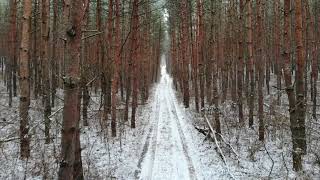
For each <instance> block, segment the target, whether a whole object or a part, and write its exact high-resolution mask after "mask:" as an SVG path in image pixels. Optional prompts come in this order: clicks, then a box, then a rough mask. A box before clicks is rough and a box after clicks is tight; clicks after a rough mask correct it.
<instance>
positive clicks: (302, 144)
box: [292, 0, 306, 170]
mask: <svg viewBox="0 0 320 180" xmlns="http://www.w3.org/2000/svg"><path fill="white" fill-rule="evenodd" d="M302 32H303V30H302V0H296V1H295V39H296V40H295V42H296V60H297V69H296V101H297V102H296V118H297V119H296V123H294V124H293V125H292V126H293V128H294V131H293V132H292V134H294V136H295V137H294V139H293V144H294V146H295V145H296V146H295V147H294V148H293V151H294V152H293V156H300V155H301V154H304V153H306V132H305V113H306V107H305V103H306V102H305V87H304V83H306V82H304V71H305V62H306V60H305V54H304V53H305V49H304V46H303V34H302ZM300 151H302V153H301V152H300ZM294 169H295V170H301V167H299V165H298V166H296V167H294Z"/></svg>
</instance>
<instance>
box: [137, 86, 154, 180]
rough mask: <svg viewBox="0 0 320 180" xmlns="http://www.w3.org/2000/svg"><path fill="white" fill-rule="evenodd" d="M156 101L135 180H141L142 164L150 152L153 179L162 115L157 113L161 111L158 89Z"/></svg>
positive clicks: (150, 172)
mask: <svg viewBox="0 0 320 180" xmlns="http://www.w3.org/2000/svg"><path fill="white" fill-rule="evenodd" d="M155 100H156V103H155V106H156V107H154V108H153V109H155V111H152V112H153V114H154V115H155V117H153V119H154V121H153V122H150V128H149V131H148V135H147V138H146V141H145V143H144V145H143V148H142V152H141V155H140V158H139V161H138V165H137V168H138V169H137V170H135V172H134V177H135V179H139V178H140V177H139V175H141V172H142V163H143V162H144V160H146V156H147V153H148V152H149V151H151V161H150V162H149V163H150V166H151V167H150V170H149V173H148V177H151V176H150V174H151V175H152V169H153V164H154V159H155V152H156V139H157V128H158V124H159V116H160V114H159V113H157V112H159V111H160V97H159V92H158V88H157V90H156V98H155ZM154 128H155V129H156V130H155V131H154ZM153 131H154V133H153ZM151 138H152V141H151V143H152V145H151V150H149V148H150V140H151Z"/></svg>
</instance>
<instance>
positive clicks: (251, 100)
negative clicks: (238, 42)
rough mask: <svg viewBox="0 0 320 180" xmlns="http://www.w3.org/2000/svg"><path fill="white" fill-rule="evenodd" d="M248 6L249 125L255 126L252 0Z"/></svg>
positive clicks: (248, 2)
mask: <svg viewBox="0 0 320 180" xmlns="http://www.w3.org/2000/svg"><path fill="white" fill-rule="evenodd" d="M247 7H248V39H247V45H248V51H249V54H248V56H249V57H248V58H249V59H248V65H247V67H248V69H249V74H250V93H249V127H251V128H252V126H253V109H254V84H255V79H254V62H253V38H252V1H251V0H248V1H247Z"/></svg>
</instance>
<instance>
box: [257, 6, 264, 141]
mask: <svg viewBox="0 0 320 180" xmlns="http://www.w3.org/2000/svg"><path fill="white" fill-rule="evenodd" d="M261 1H262V2H261ZM256 3H257V4H256V6H257V26H258V29H257V34H258V35H259V36H258V37H257V38H258V39H257V58H256V60H257V61H260V62H259V63H257V67H258V119H259V140H260V141H264V119H263V113H264V112H263V89H262V88H263V82H264V69H263V65H264V59H265V57H264V56H263V50H262V48H263V46H262V42H263V39H264V37H263V33H264V32H263V28H262V22H263V20H262V19H263V13H262V8H263V4H264V2H263V0H257V1H256Z"/></svg>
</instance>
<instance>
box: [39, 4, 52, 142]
mask: <svg viewBox="0 0 320 180" xmlns="http://www.w3.org/2000/svg"><path fill="white" fill-rule="evenodd" d="M41 5H42V8H41V11H42V13H41V14H42V16H41V18H42V23H41V25H42V26H41V37H42V38H41V47H42V49H41V61H42V62H43V81H44V82H43V84H44V86H45V88H44V94H43V101H44V122H45V123H44V124H45V137H46V143H47V144H48V143H50V119H49V116H50V114H51V104H50V80H49V64H50V61H49V14H50V7H49V0H42V2H41Z"/></svg>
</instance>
